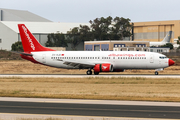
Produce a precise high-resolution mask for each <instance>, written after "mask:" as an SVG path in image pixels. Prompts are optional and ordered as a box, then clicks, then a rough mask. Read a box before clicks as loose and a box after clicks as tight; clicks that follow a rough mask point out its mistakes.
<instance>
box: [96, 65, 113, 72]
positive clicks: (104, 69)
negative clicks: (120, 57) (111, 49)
mask: <svg viewBox="0 0 180 120" xmlns="http://www.w3.org/2000/svg"><path fill="white" fill-rule="evenodd" d="M94 72H96V73H99V72H113V65H111V64H109V63H104V64H96V65H95V66H94Z"/></svg>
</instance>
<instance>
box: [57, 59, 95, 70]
mask: <svg viewBox="0 0 180 120" xmlns="http://www.w3.org/2000/svg"><path fill="white" fill-rule="evenodd" d="M58 61H62V62H63V64H65V65H68V66H72V67H74V68H81V69H82V68H84V69H86V68H92V67H94V66H95V64H94V63H89V62H79V61H73V60H62V59H61V60H58Z"/></svg>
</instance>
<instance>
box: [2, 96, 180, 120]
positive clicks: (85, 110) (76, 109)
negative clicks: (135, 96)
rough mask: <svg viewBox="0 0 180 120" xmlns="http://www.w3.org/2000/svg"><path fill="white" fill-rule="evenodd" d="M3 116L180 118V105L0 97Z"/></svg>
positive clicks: (173, 103)
mask: <svg viewBox="0 0 180 120" xmlns="http://www.w3.org/2000/svg"><path fill="white" fill-rule="evenodd" d="M3 113H4V114H7V113H11V114H15V113H16V114H36V115H37V114H39V115H68V116H94V117H102V116H103V117H115V118H117V117H120V118H156V119H157V118H161V119H180V103H175V102H140V101H113V100H112V101H111V100H81V99H39V98H11V97H0V115H1V114H3Z"/></svg>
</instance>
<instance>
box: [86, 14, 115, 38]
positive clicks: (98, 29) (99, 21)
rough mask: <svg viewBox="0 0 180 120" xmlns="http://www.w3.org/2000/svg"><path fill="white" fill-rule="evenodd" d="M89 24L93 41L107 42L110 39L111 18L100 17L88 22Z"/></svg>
mask: <svg viewBox="0 0 180 120" xmlns="http://www.w3.org/2000/svg"><path fill="white" fill-rule="evenodd" d="M89 22H90V24H91V29H92V35H93V39H97V40H107V39H110V34H109V33H110V25H111V23H112V17H110V16H109V17H107V18H104V17H101V18H96V19H95V20H93V21H92V20H90V21H89Z"/></svg>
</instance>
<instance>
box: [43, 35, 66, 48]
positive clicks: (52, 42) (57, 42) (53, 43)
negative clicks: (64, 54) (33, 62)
mask: <svg viewBox="0 0 180 120" xmlns="http://www.w3.org/2000/svg"><path fill="white" fill-rule="evenodd" d="M45 45H46V47H67V41H66V39H65V35H64V34H62V33H51V34H49V35H48V40H47V42H46V43H45Z"/></svg>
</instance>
